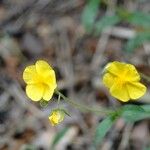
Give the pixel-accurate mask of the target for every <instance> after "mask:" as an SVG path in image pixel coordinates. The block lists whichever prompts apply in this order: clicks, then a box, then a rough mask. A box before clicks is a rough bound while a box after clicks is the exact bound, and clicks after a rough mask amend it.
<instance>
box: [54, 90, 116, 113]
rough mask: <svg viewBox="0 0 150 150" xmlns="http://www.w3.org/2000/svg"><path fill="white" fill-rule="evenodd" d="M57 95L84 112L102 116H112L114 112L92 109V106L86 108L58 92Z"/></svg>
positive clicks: (56, 91) (97, 108)
mask: <svg viewBox="0 0 150 150" xmlns="http://www.w3.org/2000/svg"><path fill="white" fill-rule="evenodd" d="M55 93H56V94H57V95H60V96H61V97H62V98H63V99H64V100H65V101H66V102H68V103H69V104H70V105H72V106H74V107H76V108H77V109H79V110H81V111H84V112H95V113H102V114H112V113H113V112H114V111H113V110H110V109H108V108H101V107H91V106H86V105H84V104H80V103H78V102H76V101H73V100H71V99H69V98H68V97H66V96H64V95H63V94H62V93H61V92H59V91H58V90H55Z"/></svg>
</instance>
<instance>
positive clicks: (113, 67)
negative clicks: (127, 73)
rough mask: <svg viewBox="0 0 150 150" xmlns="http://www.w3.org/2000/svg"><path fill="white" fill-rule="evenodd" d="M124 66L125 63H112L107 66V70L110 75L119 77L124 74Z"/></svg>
mask: <svg viewBox="0 0 150 150" xmlns="http://www.w3.org/2000/svg"><path fill="white" fill-rule="evenodd" d="M124 66H125V63H121V62H118V61H114V62H111V63H109V64H108V65H106V67H105V69H106V71H108V72H109V73H111V74H113V75H116V76H118V75H120V74H122V72H124V70H125V67H124Z"/></svg>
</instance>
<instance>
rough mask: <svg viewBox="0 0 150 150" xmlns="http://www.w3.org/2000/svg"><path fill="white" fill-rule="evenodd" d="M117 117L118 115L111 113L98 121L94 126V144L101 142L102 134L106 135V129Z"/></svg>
mask: <svg viewBox="0 0 150 150" xmlns="http://www.w3.org/2000/svg"><path fill="white" fill-rule="evenodd" d="M117 117H118V116H117V115H111V116H108V117H107V118H106V119H104V120H103V121H102V122H100V123H99V125H98V126H97V128H96V133H95V138H94V144H95V146H98V145H99V144H100V143H101V142H102V140H103V138H104V136H105V135H106V133H107V132H108V130H109V129H110V128H111V127H112V125H113V123H114V122H115V121H116V118H117Z"/></svg>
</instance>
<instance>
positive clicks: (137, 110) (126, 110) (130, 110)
mask: <svg viewBox="0 0 150 150" xmlns="http://www.w3.org/2000/svg"><path fill="white" fill-rule="evenodd" d="M120 115H121V116H122V117H123V118H124V119H125V120H126V121H129V122H134V121H138V120H141V119H145V118H148V117H150V112H146V111H145V110H144V109H143V108H142V107H141V106H137V105H125V106H123V107H122V108H121V109H120Z"/></svg>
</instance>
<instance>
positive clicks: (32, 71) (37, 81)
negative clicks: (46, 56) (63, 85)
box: [23, 60, 57, 101]
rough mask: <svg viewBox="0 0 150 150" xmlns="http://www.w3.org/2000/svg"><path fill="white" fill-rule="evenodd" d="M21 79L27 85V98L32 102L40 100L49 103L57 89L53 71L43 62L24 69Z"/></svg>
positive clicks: (40, 61)
mask: <svg viewBox="0 0 150 150" xmlns="http://www.w3.org/2000/svg"><path fill="white" fill-rule="evenodd" d="M23 79H24V81H25V83H26V84H27V86H26V93H27V96H28V97H29V98H30V99H31V100H33V101H40V100H41V99H44V100H46V101H49V100H50V99H51V98H52V96H53V93H54V90H55V88H56V87H57V84H56V77H55V72H54V70H53V69H52V68H51V66H50V65H49V64H48V63H47V62H46V61H43V60H39V61H37V62H36V63H35V65H31V66H28V67H26V68H25V70H24V72H23Z"/></svg>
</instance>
